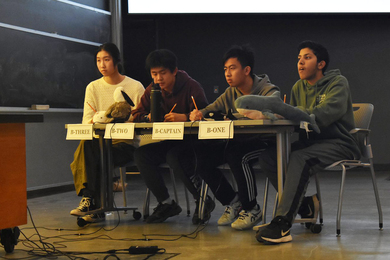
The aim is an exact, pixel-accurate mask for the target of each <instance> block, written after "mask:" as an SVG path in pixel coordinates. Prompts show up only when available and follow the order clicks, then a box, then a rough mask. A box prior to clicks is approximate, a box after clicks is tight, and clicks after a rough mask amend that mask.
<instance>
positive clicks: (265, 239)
mask: <svg viewBox="0 0 390 260" xmlns="http://www.w3.org/2000/svg"><path fill="white" fill-rule="evenodd" d="M256 239H257V241H259V242H261V243H264V244H265V245H276V244H280V243H287V242H290V241H292V236H291V235H288V236H285V237H281V238H277V239H272V238H268V237H256Z"/></svg>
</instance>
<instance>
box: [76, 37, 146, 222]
mask: <svg viewBox="0 0 390 260" xmlns="http://www.w3.org/2000/svg"><path fill="white" fill-rule="evenodd" d="M95 57H96V65H97V68H98V69H99V72H100V73H101V74H102V75H103V77H101V78H100V79H97V80H95V81H92V82H91V83H89V84H88V86H87V88H86V91H85V100H84V113H83V121H82V123H83V124H92V123H94V122H93V116H94V115H95V113H96V111H106V110H107V109H108V107H109V106H111V105H112V104H113V103H114V102H115V100H114V91H115V89H116V88H118V87H123V89H124V91H125V92H126V94H127V95H128V96H129V97H130V98H131V100H132V101H133V102H134V105H135V107H136V106H137V105H138V103H139V101H140V98H141V96H142V95H143V93H144V87H143V85H142V84H141V83H140V82H139V81H136V80H134V79H132V78H129V77H127V76H124V75H122V74H121V73H120V70H121V64H120V52H119V50H118V48H117V46H116V45H115V44H113V43H105V44H103V45H101V46H100V47H99V48H98V50H97V52H96V56H95ZM133 108H134V107H133ZM129 120H131V118H130V119H129ZM132 141H133V140H120V141H118V142H115V143H114V144H113V147H112V152H113V161H114V165H118V166H119V165H124V164H126V163H127V162H129V161H132V160H133V153H134V150H135V147H136V145H137V144H135V143H133V142H132ZM71 170H72V173H73V179H74V184H75V189H76V193H77V195H78V196H82V199H81V202H80V204H79V206H78V207H77V208H75V209H73V210H72V211H71V212H70V214H71V215H74V216H78V217H79V219H78V222H77V223H78V224H79V225H85V224H88V223H93V222H97V221H102V220H104V218H105V214H104V213H97V214H96V213H94V214H88V212H89V211H90V210H93V209H98V208H100V207H101V205H100V186H99V184H100V179H99V172H100V154H99V142H98V139H93V140H92V141H81V142H80V145H79V147H78V148H77V150H76V152H75V154H74V161H73V162H72V164H71Z"/></svg>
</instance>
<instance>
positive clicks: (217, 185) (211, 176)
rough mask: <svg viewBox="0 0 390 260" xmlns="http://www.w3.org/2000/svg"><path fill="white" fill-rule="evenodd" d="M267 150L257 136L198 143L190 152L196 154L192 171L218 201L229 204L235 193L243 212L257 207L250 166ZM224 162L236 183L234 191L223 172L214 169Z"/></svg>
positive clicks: (263, 142)
mask: <svg viewBox="0 0 390 260" xmlns="http://www.w3.org/2000/svg"><path fill="white" fill-rule="evenodd" d="M266 147H267V143H266V142H265V140H263V139H261V138H260V137H259V136H254V137H245V136H244V137H242V138H236V139H233V140H228V141H227V140H199V141H197V142H194V143H193V145H192V147H190V148H189V149H190V151H192V153H194V154H195V156H196V157H195V159H194V160H195V165H194V168H195V171H196V173H197V174H199V176H200V177H201V178H202V179H203V180H204V181H205V182H206V183H207V184H208V185H209V187H210V189H211V190H212V192H213V193H214V195H215V197H216V198H217V200H219V201H220V202H221V203H222V204H223V205H229V204H230V203H231V201H232V200H233V199H234V197H235V196H236V194H237V193H238V196H239V200H240V201H241V203H242V206H243V209H245V210H250V209H252V208H253V207H254V206H256V204H257V200H256V196H257V187H256V180H255V176H254V172H253V169H252V165H253V164H254V163H255V162H257V160H258V157H259V156H258V155H259V153H260V152H261V151H262V150H263V149H264V148H266ZM225 163H227V164H228V165H229V168H230V170H231V172H232V173H233V175H234V179H235V181H236V183H237V188H238V191H237V192H236V191H235V190H234V189H233V187H232V185H231V184H230V183H229V181H228V180H227V178H226V176H225V175H224V174H223V172H222V171H221V170H220V169H218V168H217V167H218V166H220V165H223V164H225Z"/></svg>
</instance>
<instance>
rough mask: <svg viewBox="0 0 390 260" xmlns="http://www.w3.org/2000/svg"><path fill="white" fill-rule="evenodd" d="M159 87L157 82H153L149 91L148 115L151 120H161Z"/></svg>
mask: <svg viewBox="0 0 390 260" xmlns="http://www.w3.org/2000/svg"><path fill="white" fill-rule="evenodd" d="M161 100H162V96H161V88H160V85H159V84H153V86H152V91H151V93H150V114H151V115H150V116H151V122H162V121H163V120H162V115H161V112H162V111H161Z"/></svg>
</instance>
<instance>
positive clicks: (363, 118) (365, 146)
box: [263, 103, 383, 236]
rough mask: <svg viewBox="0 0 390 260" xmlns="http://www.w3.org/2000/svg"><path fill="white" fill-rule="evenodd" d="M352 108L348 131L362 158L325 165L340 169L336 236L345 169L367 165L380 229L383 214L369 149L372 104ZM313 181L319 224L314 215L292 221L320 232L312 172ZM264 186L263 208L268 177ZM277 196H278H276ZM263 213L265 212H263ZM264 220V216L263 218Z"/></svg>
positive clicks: (332, 168)
mask: <svg viewBox="0 0 390 260" xmlns="http://www.w3.org/2000/svg"><path fill="white" fill-rule="evenodd" d="M353 110H354V112H353V113H354V119H355V126H356V128H354V129H352V130H351V131H350V133H351V134H352V135H354V137H355V138H356V140H357V142H358V144H359V148H360V151H361V154H362V158H360V160H341V161H337V162H334V163H333V164H331V165H329V166H327V167H326V168H325V170H333V171H335V170H341V171H342V172H341V173H342V174H341V184H340V191H339V201H338V209H337V224H336V225H337V227H336V232H337V236H340V221H341V208H342V201H343V194H344V184H345V176H346V171H347V170H348V169H352V168H356V167H369V168H370V171H371V178H372V184H373V188H374V193H375V198H376V203H377V207H378V214H379V228H380V230H382V229H383V214H382V207H381V204H380V200H379V193H378V188H377V184H376V178H375V171H374V165H373V161H372V159H373V153H372V149H371V143H370V140H369V133H370V130H369V126H370V122H371V117H372V114H373V111H374V106H373V105H372V104H366V103H356V104H353ZM314 177H315V181H316V189H317V196H318V200H319V204H320V210H319V213H320V219H319V223H320V224H319V225H318V224H315V223H316V219H317V216H315V218H314V219H295V221H294V223H305V224H306V227H308V228H310V229H311V231H312V232H313V233H320V232H321V225H322V223H323V211H322V200H321V194H320V185H319V180H318V175H317V173H315V174H314ZM265 183H266V187H265V190H264V206H263V208H265V209H266V203H267V194H268V185H269V181H268V178H267V179H266V181H265ZM276 197H278V196H276ZM277 203H278V201H277V198H276V199H275V206H274V214H273V215H275V209H276V207H277ZM263 211H265V210H263ZM263 214H265V212H263ZM263 221H264V218H263Z"/></svg>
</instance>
